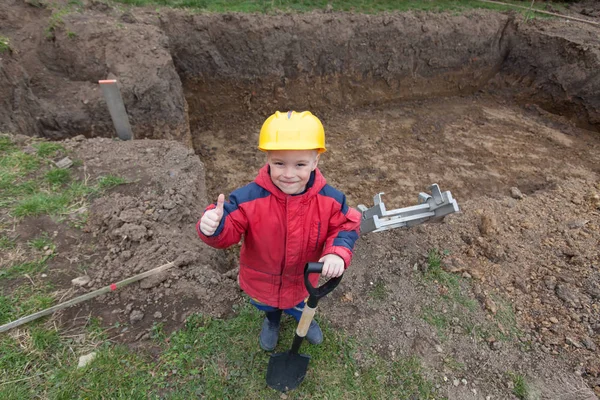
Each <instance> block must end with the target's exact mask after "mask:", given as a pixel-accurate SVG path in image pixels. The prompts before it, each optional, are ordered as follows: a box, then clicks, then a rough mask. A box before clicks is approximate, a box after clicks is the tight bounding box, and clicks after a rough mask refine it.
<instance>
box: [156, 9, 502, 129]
mask: <svg viewBox="0 0 600 400" xmlns="http://www.w3.org/2000/svg"><path fill="white" fill-rule="evenodd" d="M161 22H162V24H161V27H162V29H163V30H164V31H165V32H166V34H167V35H168V36H169V38H170V43H171V51H172V54H173V59H174V62H175V65H176V67H177V70H178V72H179V74H180V76H181V77H182V79H183V82H184V86H185V88H186V97H187V100H188V103H189V104H190V109H191V110H192V114H191V118H192V122H193V123H197V124H199V125H201V126H202V125H205V124H206V123H208V124H210V120H211V119H220V118H229V117H230V115H232V114H239V113H240V112H247V111H250V112H252V113H256V112H258V113H262V114H265V115H268V114H269V113H271V112H272V110H274V109H288V108H294V109H311V110H313V111H318V112H321V113H322V112H325V111H327V110H330V109H332V108H351V107H357V106H362V105H367V104H374V103H375V104H376V103H386V102H391V101H399V100H408V99H419V98H430V97H436V96H447V95H456V94H461V93H471V92H473V91H476V90H478V89H480V88H481V87H483V86H484V85H485V84H486V83H487V81H488V80H489V78H490V77H491V76H493V75H494V74H495V73H496V72H497V71H498V70H499V69H500V66H501V65H502V63H503V61H504V58H505V57H506V54H507V52H508V48H507V46H506V43H507V42H506V40H505V32H506V31H507V29H508V26H509V25H510V24H511V22H510V20H509V17H508V16H505V15H498V14H493V15H491V14H486V13H471V14H465V15H458V16H449V15H446V14H412V13H408V14H385V15H354V14H348V13H309V14H299V15H275V16H272V15H265V16H260V15H243V14H225V15H189V16H186V15H182V14H181V13H178V12H171V13H169V14H168V15H167V16H166V17H165V18H162V19H161ZM193 126H194V127H195V126H196V125H193Z"/></svg>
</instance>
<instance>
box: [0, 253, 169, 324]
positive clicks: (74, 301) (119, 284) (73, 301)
mask: <svg viewBox="0 0 600 400" xmlns="http://www.w3.org/2000/svg"><path fill="white" fill-rule="evenodd" d="M174 265H175V264H173V263H172V262H169V263H167V264H164V265H161V266H160V267H156V268H154V269H151V270H150V271H146V272H142V273H141V274H137V275H134V276H132V277H131V278H127V279H124V280H122V281H120V282H117V283H113V284H111V285H108V286H105V287H103V288H101V289H98V290H94V291H93V292H90V293H86V294H84V295H82V296H79V297H75V298H74V299H71V300H68V301H65V302H64V303H60V304H57V305H55V306H52V307H50V308H47V309H45V310H42V311H38V312H36V313H33V314H31V315H28V316H26V317H22V318H19V319H17V320H15V321H13V322H9V323H8V324H5V325H2V326H0V333H1V332H6V331H7V330H9V329H12V328H16V327H17V326H20V325H23V324H26V323H27V322H31V321H33V320H36V319H38V318H40V317H43V316H44V315H48V314H52V313H53V312H55V311H58V310H62V309H63V308H67V307H70V306H73V305H75V304H78V303H81V302H83V301H86V300H89V299H92V298H94V297H96V296H100V295H101V294H104V293H108V292H114V291H115V290H117V289H119V288H122V287H124V286H127V285H129V284H130V283H133V282H136V281H139V280H140V279H144V278H146V277H148V276H150V275H155V274H158V273H159V272H162V271H165V270H167V269H169V268H171V267H173V266H174Z"/></svg>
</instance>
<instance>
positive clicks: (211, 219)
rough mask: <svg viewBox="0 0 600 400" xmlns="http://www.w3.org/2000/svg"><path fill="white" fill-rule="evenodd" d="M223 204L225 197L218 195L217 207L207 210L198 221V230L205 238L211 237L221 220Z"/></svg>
mask: <svg viewBox="0 0 600 400" xmlns="http://www.w3.org/2000/svg"><path fill="white" fill-rule="evenodd" d="M223 203H225V195H223V194H220V195H219V197H218V198H217V207H216V208H213V209H212V210H208V211H207V212H205V213H204V215H203V216H202V218H201V219H200V230H201V231H202V233H204V234H205V235H206V236H211V235H212V234H213V233H215V231H216V230H217V228H218V227H219V224H220V223H221V220H222V219H223Z"/></svg>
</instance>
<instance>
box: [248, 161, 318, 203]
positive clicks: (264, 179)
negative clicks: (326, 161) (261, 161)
mask: <svg viewBox="0 0 600 400" xmlns="http://www.w3.org/2000/svg"><path fill="white" fill-rule="evenodd" d="M254 182H256V184H257V185H258V186H260V187H262V188H264V189H266V190H268V191H269V192H270V193H271V194H272V195H273V196H275V197H276V198H278V199H281V200H285V198H286V197H287V196H292V197H299V198H302V199H306V200H308V199H310V198H311V197H313V196H316V195H317V193H319V192H320V191H321V189H323V187H324V186H325V184H326V183H327V182H326V181H325V177H324V176H323V175H322V174H321V171H319V168H315V170H314V171H313V172H312V173H311V175H310V179H309V180H308V184H307V185H306V190H305V191H304V192H303V193H300V194H295V195H294V194H292V195H290V194H285V193H283V192H282V191H281V189H279V188H278V187H277V186H275V184H274V183H273V181H272V180H271V175H270V174H269V164H265V165H264V166H263V167H262V168H261V169H260V170H259V171H258V176H257V177H256V179H255V180H254Z"/></svg>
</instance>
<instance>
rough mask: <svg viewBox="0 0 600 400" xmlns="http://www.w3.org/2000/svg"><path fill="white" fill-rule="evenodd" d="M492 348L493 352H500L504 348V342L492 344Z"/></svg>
mask: <svg viewBox="0 0 600 400" xmlns="http://www.w3.org/2000/svg"><path fill="white" fill-rule="evenodd" d="M490 348H491V349H492V350H496V351H498V350H500V349H501V348H502V342H498V341H495V342H492V343H490Z"/></svg>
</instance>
